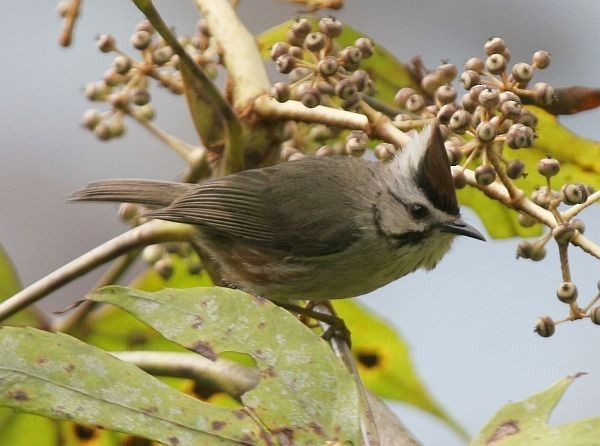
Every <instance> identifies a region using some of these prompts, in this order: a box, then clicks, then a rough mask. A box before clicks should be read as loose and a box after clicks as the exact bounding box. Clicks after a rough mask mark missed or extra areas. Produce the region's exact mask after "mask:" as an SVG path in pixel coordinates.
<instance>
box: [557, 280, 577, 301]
mask: <svg viewBox="0 0 600 446" xmlns="http://www.w3.org/2000/svg"><path fill="white" fill-rule="evenodd" d="M556 297H558V300H560V301H561V302H564V303H566V304H569V303H572V302H575V300H576V299H577V287H576V286H575V284H574V283H573V282H563V283H561V284H560V285H559V286H558V288H557V289H556Z"/></svg>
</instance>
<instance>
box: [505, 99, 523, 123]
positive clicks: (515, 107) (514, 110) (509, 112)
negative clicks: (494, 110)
mask: <svg viewBox="0 0 600 446" xmlns="http://www.w3.org/2000/svg"><path fill="white" fill-rule="evenodd" d="M521 110H522V107H521V104H519V103H518V102H516V101H505V102H502V104H501V105H500V113H502V115H504V117H505V118H506V119H511V120H514V119H516V118H518V117H519V116H521Z"/></svg>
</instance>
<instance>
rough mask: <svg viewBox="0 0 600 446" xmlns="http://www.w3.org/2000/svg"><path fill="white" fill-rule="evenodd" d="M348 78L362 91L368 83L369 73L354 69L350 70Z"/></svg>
mask: <svg viewBox="0 0 600 446" xmlns="http://www.w3.org/2000/svg"><path fill="white" fill-rule="evenodd" d="M350 79H352V80H353V81H354V83H355V84H356V89H357V90H358V91H364V90H365V88H367V85H368V84H369V73H367V72H366V71H365V70H356V71H353V72H352V74H351V75H350Z"/></svg>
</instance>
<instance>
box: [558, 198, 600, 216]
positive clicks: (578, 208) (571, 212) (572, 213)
mask: <svg viewBox="0 0 600 446" xmlns="http://www.w3.org/2000/svg"><path fill="white" fill-rule="evenodd" d="M598 201H600V190H599V191H596V192H594V193H593V194H591V195H590V196H589V197H588V198H587V200H585V201H584V202H583V203H581V204H576V205H574V206H571V207H570V208H569V209H567V210H566V211H564V212H563V213H562V216H563V218H564V219H565V221H569V220H571V219H572V218H573V217H575V216H576V215H577V214H579V213H580V212H581V211H583V210H584V209H585V208H587V207H588V206H591V205H592V204H594V203H596V202H598Z"/></svg>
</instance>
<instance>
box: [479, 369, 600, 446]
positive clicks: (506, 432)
mask: <svg viewBox="0 0 600 446" xmlns="http://www.w3.org/2000/svg"><path fill="white" fill-rule="evenodd" d="M581 375H582V374H581V373H579V374H577V375H574V376H567V377H566V378H563V379H561V380H559V381H557V382H556V383H554V384H553V385H552V386H551V387H549V388H548V389H546V390H544V391H542V392H540V393H538V394H536V395H533V396H532V397H530V398H528V399H526V400H523V401H519V402H517V403H509V404H506V405H505V406H503V407H502V408H500V410H499V411H498V412H497V413H496V415H494V416H493V417H492V419H491V420H490V421H489V422H488V424H487V425H486V426H485V427H484V428H483V430H482V431H481V432H480V433H479V435H477V437H475V438H474V439H473V440H472V441H471V443H470V446H480V445H481V446H496V445H497V446H522V445H540V446H563V445H564V446H566V445H568V446H599V445H600V417H596V418H588V419H585V420H581V421H575V422H573V423H568V424H563V425H561V426H549V425H548V424H547V422H548V418H549V417H550V414H551V413H552V410H553V409H554V407H555V406H556V404H557V403H558V402H559V401H560V399H561V398H562V396H563V394H564V393H565V391H566V390H567V388H568V387H569V386H570V385H571V383H572V382H573V381H574V380H575V378H578V377H579V376H581Z"/></svg>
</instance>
